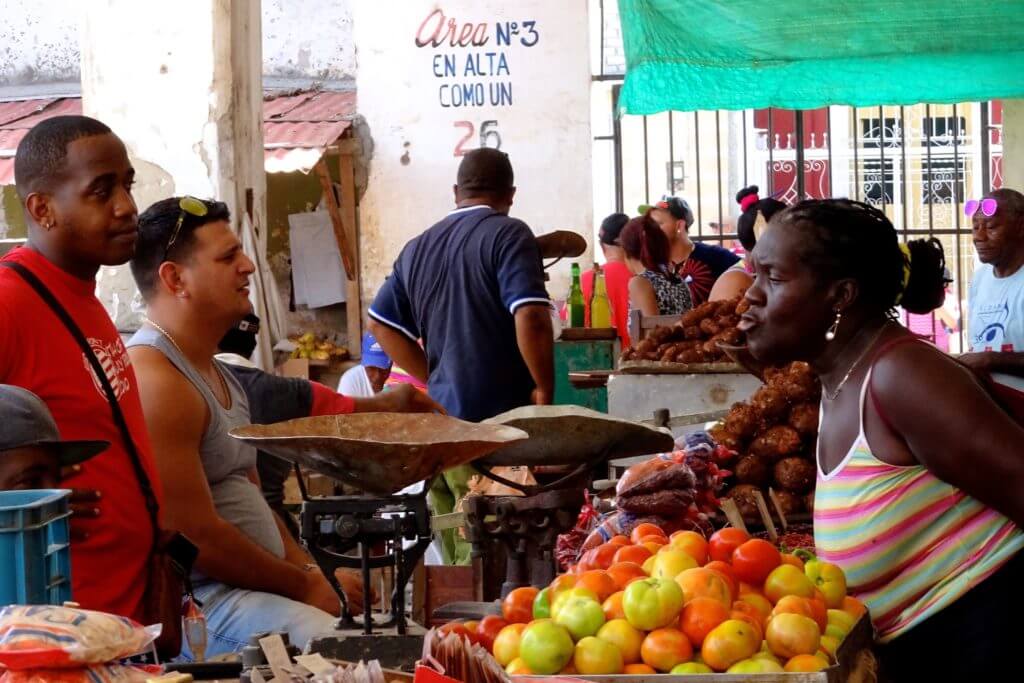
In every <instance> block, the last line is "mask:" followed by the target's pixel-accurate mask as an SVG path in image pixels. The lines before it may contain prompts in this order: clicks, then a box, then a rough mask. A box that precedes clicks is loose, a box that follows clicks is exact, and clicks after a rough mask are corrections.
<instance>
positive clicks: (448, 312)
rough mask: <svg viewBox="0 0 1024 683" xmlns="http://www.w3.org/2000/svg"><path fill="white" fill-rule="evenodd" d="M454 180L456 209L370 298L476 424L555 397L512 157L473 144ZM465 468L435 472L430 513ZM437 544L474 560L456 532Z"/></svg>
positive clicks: (545, 312)
mask: <svg viewBox="0 0 1024 683" xmlns="http://www.w3.org/2000/svg"><path fill="white" fill-rule="evenodd" d="M454 189H455V203H456V209H455V210H454V211H452V212H451V213H449V214H448V215H447V216H445V217H444V218H443V219H442V220H441V221H440V222H439V223H437V224H435V225H434V226H433V227H431V228H430V229H428V230H427V231H426V232H424V233H423V234H422V235H420V236H419V237H416V238H415V239H413V240H412V241H411V242H409V243H408V244H407V245H406V246H405V248H404V249H403V250H402V253H401V254H400V255H399V257H398V260H396V261H395V266H394V271H393V272H392V273H391V276H390V277H389V278H388V279H387V280H386V281H385V282H384V285H383V286H382V287H381V289H380V291H379V292H378V293H377V298H376V299H375V300H374V302H373V305H372V306H371V307H370V330H371V332H373V334H374V336H375V337H377V341H378V342H379V343H380V345H381V347H382V348H383V349H384V351H385V352H386V353H387V354H388V356H390V357H391V359H392V360H393V361H394V362H395V364H396V365H399V366H401V367H402V368H404V369H405V370H406V371H407V372H409V374H411V375H413V376H414V377H417V378H418V379H420V380H422V381H424V382H426V383H427V391H428V392H429V394H430V396H431V397H432V398H433V399H434V400H436V401H437V402H438V403H440V404H441V405H442V406H444V408H445V409H446V410H447V411H448V413H449V414H450V415H453V416H455V417H459V418H462V419H464V420H471V421H474V422H475V421H479V420H484V419H487V418H489V417H493V416H495V415H497V414H499V413H503V412H505V411H506V410H511V409H513V408H518V407H520V406H524V405H528V404H530V403H537V404H547V403H551V399H552V395H553V394H554V339H553V335H552V330H551V316H550V313H549V311H550V302H549V297H548V294H547V292H546V291H545V289H544V269H543V265H542V263H541V256H540V249H539V247H538V246H537V242H536V239H535V238H534V235H533V232H531V231H530V228H529V227H528V226H527V225H526V224H525V223H524V222H522V221H520V220H518V219H515V218H510V217H509V215H508V212H509V209H510V208H511V206H512V199H513V197H514V196H515V192H516V188H515V185H514V184H513V173H512V164H511V163H510V162H509V160H508V156H507V155H506V154H503V153H502V152H499V151H497V150H494V149H489V148H483V149H477V150H474V151H472V152H469V153H468V154H467V155H466V156H465V157H464V158H463V160H462V163H461V164H459V171H458V176H457V181H456V185H455V188H454ZM420 339H422V340H423V347H422V348H421V347H420V345H419V343H418V340H420ZM470 474H471V471H470V470H469V469H468V467H465V466H464V467H460V468H455V469H452V470H449V471H447V472H445V473H444V476H443V477H438V478H437V479H436V480H435V481H434V483H433V484H432V486H431V489H430V503H431V507H432V508H433V510H434V513H435V514H444V513H445V512H451V511H452V510H454V508H455V505H456V503H457V501H458V500H459V499H461V498H462V497H464V496H465V495H466V493H467V492H468V481H469V475H470ZM441 549H442V556H443V558H444V561H445V563H446V564H468V563H469V559H470V557H469V555H470V550H471V547H470V546H469V544H468V543H466V541H465V540H463V539H461V538H460V537H459V536H458V535H456V534H455V533H452V532H451V530H449V531H445V532H442V533H441Z"/></svg>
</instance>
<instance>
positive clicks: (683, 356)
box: [676, 348, 704, 363]
mask: <svg viewBox="0 0 1024 683" xmlns="http://www.w3.org/2000/svg"><path fill="white" fill-rule="evenodd" d="M676 362H677V363H703V362H704V356H703V355H701V352H700V349H699V348H693V349H687V350H686V351H683V352H682V353H680V354H679V355H678V356H676Z"/></svg>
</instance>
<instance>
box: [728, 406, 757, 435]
mask: <svg viewBox="0 0 1024 683" xmlns="http://www.w3.org/2000/svg"><path fill="white" fill-rule="evenodd" d="M725 428H726V429H728V430H729V431H730V432H732V433H733V434H735V435H736V436H738V437H739V438H741V439H744V440H745V439H750V438H752V437H753V436H754V434H756V433H757V432H759V431H760V430H761V428H762V421H761V415H760V414H759V413H758V412H757V411H756V410H754V407H753V406H750V405H747V404H746V403H736V404H733V407H732V409H731V410H730V411H729V414H728V415H726V416H725Z"/></svg>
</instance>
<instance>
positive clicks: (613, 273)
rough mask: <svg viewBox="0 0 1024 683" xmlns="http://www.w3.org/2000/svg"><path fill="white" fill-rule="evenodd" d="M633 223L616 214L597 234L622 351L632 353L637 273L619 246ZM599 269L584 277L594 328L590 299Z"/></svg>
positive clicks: (606, 220)
mask: <svg viewBox="0 0 1024 683" xmlns="http://www.w3.org/2000/svg"><path fill="white" fill-rule="evenodd" d="M627 222H629V216H627V215H626V214H624V213H613V214H612V215H610V216H608V217H607V218H605V219H604V220H603V221H601V229H600V230H599V231H598V233H597V237H598V240H599V242H600V244H601V251H602V252H603V253H604V265H603V266H601V270H602V271H603V272H604V281H605V286H606V288H607V290H608V301H609V303H610V304H611V307H612V324H613V325H615V330H616V331H617V332H618V334H619V340H620V341H621V342H622V348H623V349H628V348H629V346H630V343H629V280H630V278H632V277H633V273H632V272H631V271H630V270H629V266H627V265H626V252H625V251H623V250H622V245H621V244H619V235H620V234H621V233H622V229H623V228H624V227H626V223H627ZM594 274H595V269H593V268H591V269H590V270H588V271H586V272H585V273H583V300H584V301H585V302H586V305H587V324H588V325H589V324H590V297H591V296H592V295H593V293H594Z"/></svg>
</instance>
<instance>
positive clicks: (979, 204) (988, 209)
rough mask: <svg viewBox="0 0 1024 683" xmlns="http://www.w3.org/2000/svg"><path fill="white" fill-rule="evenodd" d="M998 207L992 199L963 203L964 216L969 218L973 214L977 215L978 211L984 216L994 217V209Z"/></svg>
mask: <svg viewBox="0 0 1024 683" xmlns="http://www.w3.org/2000/svg"><path fill="white" fill-rule="evenodd" d="M997 208H999V205H998V204H997V203H996V200H995V199H993V198H992V197H986V198H985V199H968V200H967V201H966V202H964V215H965V216H967V217H968V218H970V217H971V216H973V215H974V214H976V213H978V209H981V212H982V213H983V214H985V215H986V216H989V217H991V216H994V215H996V209H997Z"/></svg>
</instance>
